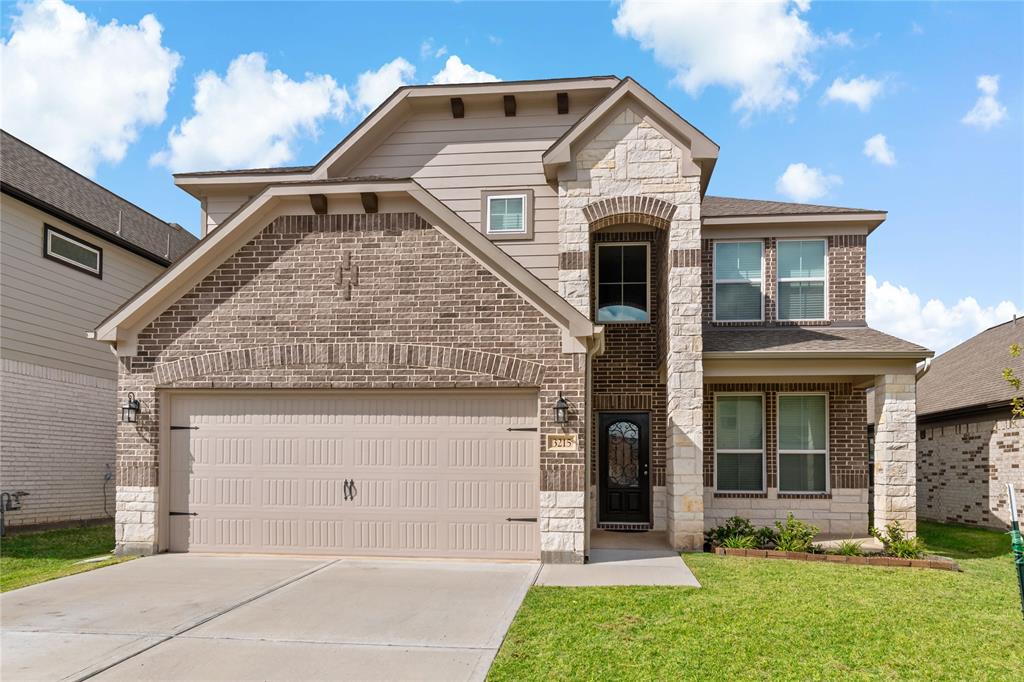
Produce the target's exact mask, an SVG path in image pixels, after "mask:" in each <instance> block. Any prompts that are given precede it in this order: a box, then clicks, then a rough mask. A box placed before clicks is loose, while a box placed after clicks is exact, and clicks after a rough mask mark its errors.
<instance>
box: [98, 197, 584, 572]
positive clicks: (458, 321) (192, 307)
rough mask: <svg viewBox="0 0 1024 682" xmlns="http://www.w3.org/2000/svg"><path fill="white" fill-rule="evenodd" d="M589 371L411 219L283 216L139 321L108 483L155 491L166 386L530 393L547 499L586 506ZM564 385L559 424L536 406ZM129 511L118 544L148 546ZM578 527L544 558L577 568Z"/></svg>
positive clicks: (546, 325) (531, 313) (558, 334)
mask: <svg viewBox="0 0 1024 682" xmlns="http://www.w3.org/2000/svg"><path fill="white" fill-rule="evenodd" d="M341 267H343V268H344V269H345V270H346V271H347V273H348V274H346V272H345V271H341V272H339V268H341ZM353 273H358V276H357V277H353V276H352V274H353ZM339 275H340V276H339ZM346 278H347V280H346ZM346 281H347V282H349V283H351V282H353V281H355V282H357V283H355V284H354V285H352V286H351V288H348V287H346V286H345V282H346ZM585 372H586V365H585V358H584V356H583V355H582V354H566V353H563V352H562V331H561V329H560V328H559V327H558V326H557V325H556V324H555V323H554V322H552V321H550V320H549V319H548V318H546V317H544V316H543V315H542V314H541V313H540V312H538V311H537V310H536V308H534V307H533V306H532V305H531V304H529V303H527V302H526V301H525V300H523V299H522V297H521V296H520V295H519V294H517V293H516V292H514V291H512V290H511V289H509V288H508V287H507V286H506V285H505V284H504V283H502V282H501V281H500V280H499V279H497V278H496V277H495V276H494V275H493V274H491V273H490V272H489V271H488V270H486V269H485V268H484V267H483V266H481V265H480V264H478V263H477V262H476V261H475V260H473V259H472V258H471V257H470V256H468V255H467V254H465V253H464V252H463V251H461V250H460V249H459V248H458V247H457V246H456V245H455V244H453V243H452V242H451V241H450V240H448V239H447V238H446V237H444V236H443V235H442V234H441V233H439V232H438V231H436V230H435V229H433V228H432V227H431V226H430V225H429V224H428V223H426V222H425V221H424V220H422V219H421V218H420V217H419V216H418V215H416V214H413V213H403V214H378V215H326V216H286V217H282V218H278V219H277V220H275V221H274V222H272V223H271V224H270V225H269V226H267V227H266V228H265V229H264V230H263V231H261V232H260V233H259V234H258V235H257V236H256V237H255V238H254V239H252V240H251V241H250V242H249V243H248V244H246V245H244V246H243V247H241V248H240V249H239V250H238V251H237V252H236V253H235V254H234V255H232V256H231V257H229V258H228V259H227V260H226V261H224V263H223V264H221V265H220V266H219V267H218V268H217V269H216V270H214V271H213V272H212V273H211V274H209V275H208V276H207V277H206V278H204V279H203V280H202V281H201V282H200V283H199V284H197V285H196V286H195V287H193V289H192V290H191V291H189V292H188V293H187V294H185V295H184V296H183V297H182V298H181V299H179V300H178V301H177V302H176V303H174V304H173V305H172V306H171V307H170V308H168V309H167V310H166V311H164V312H163V313H162V314H161V315H160V316H158V317H157V318H156V319H155V320H154V321H153V322H152V323H150V324H149V325H148V326H147V327H146V328H145V329H143V330H142V331H141V332H140V334H139V342H138V354H137V355H136V356H135V357H131V358H123V359H122V363H121V375H120V381H119V392H120V394H121V395H120V397H121V399H124V396H125V395H126V394H127V392H128V391H134V392H135V393H136V395H137V396H138V397H139V398H140V399H141V400H142V405H143V413H142V414H141V415H140V418H139V421H138V423H136V424H120V425H119V441H118V457H117V462H118V467H117V469H118V485H119V486H124V487H125V488H126V490H127V488H128V487H132V490H131V492H132V493H133V501H135V502H139V498H140V495H142V494H143V493H144V490H142V491H140V489H141V488H146V487H147V486H148V487H152V486H155V485H157V482H158V479H159V468H158V444H159V428H158V425H159V420H160V411H161V407H162V405H161V400H160V391H159V389H162V388H220V389H269V388H274V389H278V388H287V389H319V388H427V389H440V388H470V387H471V388H479V387H518V386H531V387H537V388H538V389H539V395H540V405H541V411H540V413H541V423H540V427H541V428H540V434H539V436H540V438H541V445H540V447H541V452H540V461H541V490H542V502H544V500H545V495H546V494H547V493H555V492H577V493H580V502H581V504H582V491H583V489H584V488H583V478H584V477H583V471H584V464H585V462H584V455H583V453H584V452H585V451H586V450H585V448H586V438H585V434H584V433H583V432H582V429H581V428H580V427H581V425H582V424H583V420H584V415H583V413H582V406H583V404H584V389H585ZM559 393H562V394H563V395H564V396H565V398H566V400H568V401H569V403H570V405H572V409H571V410H570V419H569V423H568V425H567V426H566V427H561V426H558V425H555V424H554V423H552V421H551V411H550V410H549V409H544V408H545V407H546V406H549V405H550V404H552V403H554V401H555V400H556V398H557V397H558V395H559ZM564 430H569V431H576V432H578V434H579V436H578V438H579V444H580V451H579V452H576V453H548V452H546V451H545V450H544V445H543V444H544V436H545V434H547V433H553V432H556V431H559V432H560V431H564ZM565 499H566V500H568V498H565ZM563 501H564V500H563ZM547 506H553V505H547ZM544 507H545V505H544V504H542V508H544ZM562 513H563V514H564V512H562ZM131 514H132V512H130V511H129V510H127V509H122V508H120V506H119V510H118V527H119V533H120V535H119V545H120V546H122V547H124V548H131V549H134V550H140V549H144V547H141V546H140V545H144V544H145V543H146V542H147V541H148V542H149V543H152V542H153V537H152V529H150V536H149V537H148V539H147V537H146V534H145V530H146V529H145V528H142V529H139V528H129V521H128V519H129V516H131ZM122 515H123V516H124V519H122ZM134 519H135V517H131V520H134ZM579 526H580V527H579V528H578V529H564V531H563V532H557V533H542V536H541V544H542V555H543V557H544V558H545V560H548V561H581V560H582V556H583V527H582V521H581V522H580V523H579ZM136 531H137V532H138V534H137V535H131V533H132V532H136ZM126 533H127V534H126Z"/></svg>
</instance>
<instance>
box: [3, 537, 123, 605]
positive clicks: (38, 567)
mask: <svg viewBox="0 0 1024 682" xmlns="http://www.w3.org/2000/svg"><path fill="white" fill-rule="evenodd" d="M113 549H114V527H113V526H112V525H106V526H91V527H89V528H65V529H61V530H49V531H43V532H41V533H24V534H21V535H11V536H7V537H4V538H2V539H0V592H6V591H7V590H15V589H17V588H19V587H25V586H26V585H32V584H35V583H41V582H43V581H46V580H53V579H54V578H61V577H63V576H66V575H71V574H73V573H81V572H82V571H91V570H92V569H94V568H101V567H103V566H109V565H110V564H116V563H118V562H120V561H124V560H125V559H124V558H118V557H114V556H112V555H111V557H110V559H108V560H106V561H101V562H96V563H89V564H77V565H76V564H75V562H77V561H81V560H82V559H89V558H91V557H95V556H99V555H101V554H109V553H110V552H111V551H112V550H113Z"/></svg>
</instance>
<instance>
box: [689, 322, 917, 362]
mask: <svg viewBox="0 0 1024 682" xmlns="http://www.w3.org/2000/svg"><path fill="white" fill-rule="evenodd" d="M704 352H705V353H766V352H771V353H837V354H843V353H850V354H863V353H879V354H890V353H899V354H906V355H908V356H917V357H920V358H924V357H926V356H928V355H930V354H931V351H929V350H928V349H927V348H924V347H922V346H918V345H917V344H915V343H911V342H909V341H904V340H903V339H898V338H896V337H895V336H889V335H888V334H885V333H883V332H880V331H878V330H877V329H871V328H870V327H839V326H829V327H712V326H705V327H704Z"/></svg>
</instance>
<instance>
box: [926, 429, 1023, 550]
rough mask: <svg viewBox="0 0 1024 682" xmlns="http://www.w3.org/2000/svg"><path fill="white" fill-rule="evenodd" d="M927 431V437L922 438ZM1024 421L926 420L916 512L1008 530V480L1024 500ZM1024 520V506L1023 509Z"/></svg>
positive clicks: (944, 519)
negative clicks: (1023, 435) (933, 421)
mask: <svg viewBox="0 0 1024 682" xmlns="http://www.w3.org/2000/svg"><path fill="white" fill-rule="evenodd" d="M922 434H923V437H922ZM1022 434H1024V420H1020V419H1018V420H1016V421H1014V420H1010V419H1005V418H1004V419H977V420H976V421H970V422H968V421H965V422H961V423H947V424H937V425H926V426H922V427H921V428H920V431H919V433H918V440H917V514H918V516H919V517H920V518H923V519H931V520H934V521H942V522H953V523H968V524H977V525H980V526H987V527H990V528H998V529H1001V530H1006V529H1008V528H1009V526H1010V505H1009V501H1008V500H1007V494H1006V484H1007V483H1012V484H1013V486H1014V488H1015V489H1016V490H1017V505H1018V507H1020V506H1021V505H1022V504H1024V437H1022ZM1018 514H1019V515H1020V516H1021V521H1022V522H1024V509H1018Z"/></svg>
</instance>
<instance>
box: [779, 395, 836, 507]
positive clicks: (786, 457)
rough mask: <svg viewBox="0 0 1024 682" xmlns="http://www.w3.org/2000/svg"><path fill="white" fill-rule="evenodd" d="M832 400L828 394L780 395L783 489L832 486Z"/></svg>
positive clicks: (780, 451)
mask: <svg viewBox="0 0 1024 682" xmlns="http://www.w3.org/2000/svg"><path fill="white" fill-rule="evenodd" d="M827 481H828V403H827V398H826V397H825V395H824V394H811V395H795V394H785V395H784V394H780V395H779V490H780V491H783V492H825V491H826V490H827V489H828V482H827Z"/></svg>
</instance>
